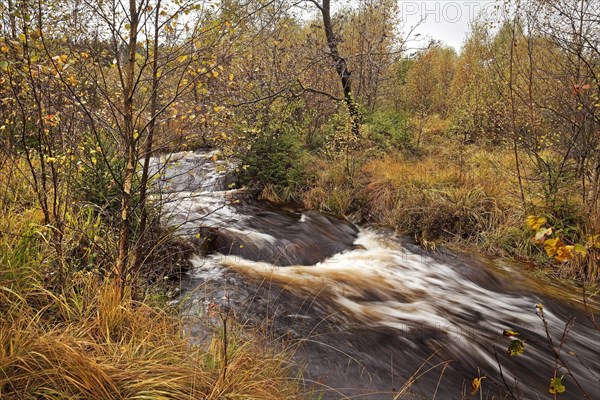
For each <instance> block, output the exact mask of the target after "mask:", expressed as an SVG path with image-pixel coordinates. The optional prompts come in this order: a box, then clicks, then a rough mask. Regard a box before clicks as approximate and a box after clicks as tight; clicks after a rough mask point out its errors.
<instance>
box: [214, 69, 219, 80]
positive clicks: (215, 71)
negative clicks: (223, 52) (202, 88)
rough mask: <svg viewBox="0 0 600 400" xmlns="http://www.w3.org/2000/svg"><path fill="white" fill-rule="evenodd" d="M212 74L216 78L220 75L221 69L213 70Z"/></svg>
mask: <svg viewBox="0 0 600 400" xmlns="http://www.w3.org/2000/svg"><path fill="white" fill-rule="evenodd" d="M212 75H213V76H214V77H215V78H216V77H217V76H219V71H217V70H216V69H215V70H213V72H212Z"/></svg>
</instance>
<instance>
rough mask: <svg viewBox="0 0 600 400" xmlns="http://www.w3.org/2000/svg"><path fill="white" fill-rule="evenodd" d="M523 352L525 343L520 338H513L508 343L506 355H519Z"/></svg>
mask: <svg viewBox="0 0 600 400" xmlns="http://www.w3.org/2000/svg"><path fill="white" fill-rule="evenodd" d="M523 352H525V343H523V341H522V340H519V339H514V340H512V341H511V342H510V344H509V345H508V355H509V356H511V357H512V356H520V355H521V354H523Z"/></svg>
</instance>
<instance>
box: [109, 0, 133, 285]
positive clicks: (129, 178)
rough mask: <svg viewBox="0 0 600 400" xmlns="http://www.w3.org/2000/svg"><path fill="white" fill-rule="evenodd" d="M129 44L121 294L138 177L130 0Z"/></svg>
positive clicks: (119, 265) (119, 264)
mask: <svg viewBox="0 0 600 400" xmlns="http://www.w3.org/2000/svg"><path fill="white" fill-rule="evenodd" d="M129 17H130V18H131V24H130V27H129V42H128V44H127V53H128V59H127V64H126V65H125V86H124V87H123V89H124V90H123V92H124V93H123V94H124V98H123V118H124V121H123V122H124V124H123V126H124V129H123V140H124V146H125V176H124V178H123V190H122V193H121V221H120V226H119V254H118V256H117V265H116V271H115V273H116V275H117V278H118V279H120V284H121V291H122V292H123V291H124V289H125V283H126V280H127V268H128V265H129V241H130V236H131V235H130V228H131V227H130V223H131V221H130V219H131V209H132V199H131V192H132V188H133V179H134V176H135V161H136V160H135V158H136V154H135V142H136V138H135V125H134V122H133V121H134V110H133V96H134V85H135V81H134V77H135V55H136V48H137V31H138V23H139V18H138V17H139V16H138V10H137V5H136V3H135V0H129Z"/></svg>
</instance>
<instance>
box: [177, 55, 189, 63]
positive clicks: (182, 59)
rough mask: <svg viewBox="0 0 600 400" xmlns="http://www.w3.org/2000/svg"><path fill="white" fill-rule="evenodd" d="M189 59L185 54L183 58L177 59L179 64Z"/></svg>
mask: <svg viewBox="0 0 600 400" xmlns="http://www.w3.org/2000/svg"><path fill="white" fill-rule="evenodd" d="M187 58H188V56H187V54H184V55H182V56H179V57H177V60H178V61H179V62H184V61H185V60H187Z"/></svg>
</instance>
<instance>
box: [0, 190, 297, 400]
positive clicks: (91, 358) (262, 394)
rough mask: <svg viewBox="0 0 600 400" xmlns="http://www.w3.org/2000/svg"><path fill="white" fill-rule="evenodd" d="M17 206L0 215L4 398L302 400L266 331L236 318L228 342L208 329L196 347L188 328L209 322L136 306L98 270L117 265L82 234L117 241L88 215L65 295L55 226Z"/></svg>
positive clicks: (0, 378)
mask: <svg viewBox="0 0 600 400" xmlns="http://www.w3.org/2000/svg"><path fill="white" fill-rule="evenodd" d="M18 200H19V199H14V198H12V199H10V201H5V202H4V203H3V212H2V213H1V214H0V398H2V399H124V398H127V399H222V398H243V399H271V398H277V399H295V398H301V397H302V390H301V388H300V385H299V381H298V380H296V379H294V375H293V373H292V364H291V362H290V360H291V355H290V353H289V352H288V351H287V350H277V349H276V348H275V346H274V344H273V343H272V342H269V341H268V340H266V339H264V338H263V336H262V335H261V334H260V333H259V332H258V331H254V330H249V329H245V328H243V327H240V326H238V325H236V323H235V321H234V320H232V319H231V318H229V319H228V321H227V323H228V324H229V329H228V333H227V335H223V334H222V332H221V331H219V330H218V327H213V326H207V329H210V330H211V332H213V330H214V335H212V340H209V341H193V340H192V338H191V337H190V335H189V333H188V331H190V329H188V327H189V324H191V323H204V322H202V321H200V322H198V321H196V322H192V321H190V320H189V319H188V320H186V319H184V318H183V317H182V314H181V312H180V310H177V309H175V308H174V306H167V305H166V303H164V302H160V301H157V302H156V304H150V299H147V300H145V301H136V300H134V299H133V296H132V294H131V292H130V291H129V290H126V291H125V292H124V293H123V292H122V290H121V288H120V285H118V284H116V283H115V282H113V281H112V280H110V279H107V278H105V277H104V275H103V273H102V269H99V268H96V267H95V266H94V265H90V263H92V264H93V263H94V262H99V263H102V262H105V263H106V262H109V261H110V259H111V258H110V257H109V256H108V257H106V258H105V259H104V261H102V260H100V258H102V256H101V255H97V256H94V257H92V253H95V250H96V249H94V248H93V243H85V245H84V246H83V247H82V246H81V241H80V239H81V238H80V237H79V236H81V235H83V236H85V237H91V238H92V239H94V236H97V237H96V238H95V240H103V239H102V238H101V237H99V236H102V235H104V236H109V234H108V233H107V232H104V233H103V231H102V229H103V227H102V224H101V223H100V222H98V220H97V219H94V218H90V216H89V215H87V214H85V213H83V214H82V215H76V214H75V213H72V215H71V216H70V221H71V222H70V224H72V225H74V227H77V228H78V229H72V230H69V234H68V235H66V236H65V243H68V244H69V249H70V251H69V252H66V253H65V254H66V255H65V257H67V261H68V263H69V276H68V280H67V281H65V282H64V284H63V285H62V286H61V287H60V289H58V288H57V286H56V285H55V282H54V279H53V274H54V273H55V272H56V268H57V263H56V261H57V260H56V257H57V256H58V255H57V254H56V252H55V251H54V248H53V246H52V245H51V243H49V242H48V241H47V236H48V235H47V230H48V229H49V228H47V227H45V226H42V225H41V223H42V220H43V216H42V215H41V213H40V212H39V210H36V209H35V208H34V207H33V206H32V205H31V203H30V204H27V203H22V202H20V201H18ZM106 240H108V239H106ZM107 244H109V242H108V243H107ZM103 268H104V267H103ZM106 268H109V267H106ZM225 352H226V353H225ZM225 371H226V373H225Z"/></svg>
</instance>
